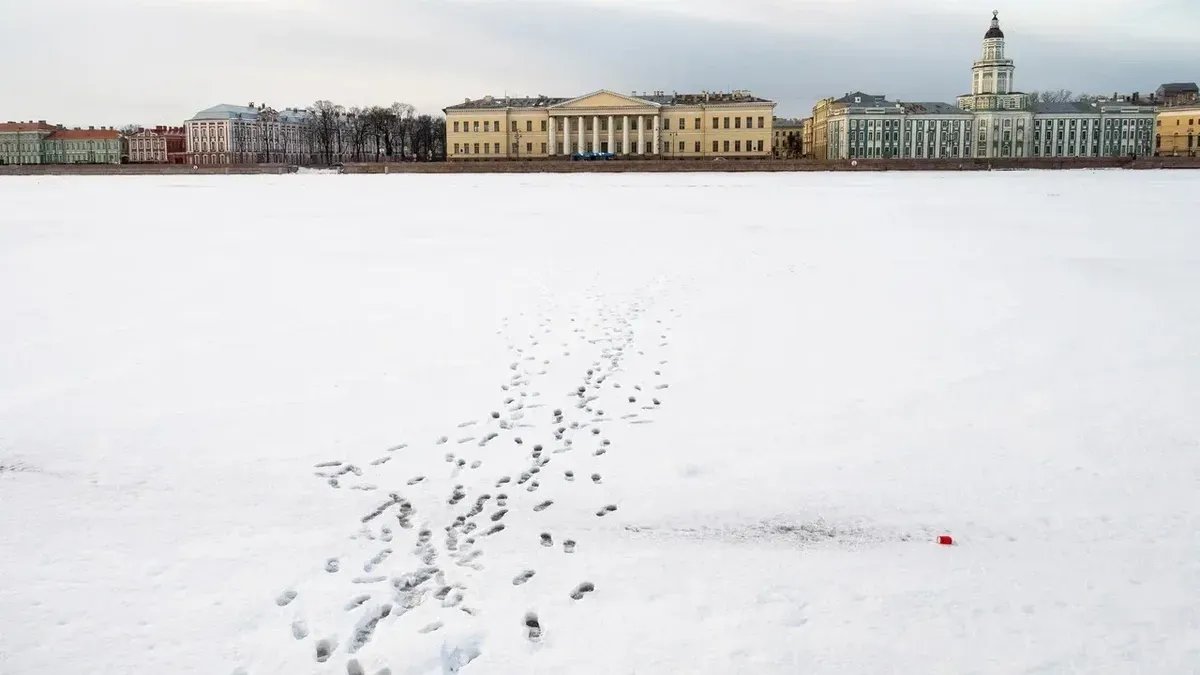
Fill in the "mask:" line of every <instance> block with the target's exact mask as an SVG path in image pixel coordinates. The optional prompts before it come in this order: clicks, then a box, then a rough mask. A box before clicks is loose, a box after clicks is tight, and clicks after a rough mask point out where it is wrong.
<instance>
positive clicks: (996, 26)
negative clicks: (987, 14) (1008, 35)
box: [983, 10, 1004, 40]
mask: <svg viewBox="0 0 1200 675" xmlns="http://www.w3.org/2000/svg"><path fill="white" fill-rule="evenodd" d="M992 38H1000V39H1004V31H1002V30H1000V10H995V11H993V12H992V27H991V28H989V29H988V32H987V33H985V34H984V35H983V39H984V40H990V39H992Z"/></svg>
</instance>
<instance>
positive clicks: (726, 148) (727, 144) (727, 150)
mask: <svg viewBox="0 0 1200 675" xmlns="http://www.w3.org/2000/svg"><path fill="white" fill-rule="evenodd" d="M725 119H729V118H728V117H726V118H725ZM725 152H729V141H725Z"/></svg>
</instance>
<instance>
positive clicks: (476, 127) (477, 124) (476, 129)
mask: <svg viewBox="0 0 1200 675" xmlns="http://www.w3.org/2000/svg"><path fill="white" fill-rule="evenodd" d="M475 133H479V120H475Z"/></svg>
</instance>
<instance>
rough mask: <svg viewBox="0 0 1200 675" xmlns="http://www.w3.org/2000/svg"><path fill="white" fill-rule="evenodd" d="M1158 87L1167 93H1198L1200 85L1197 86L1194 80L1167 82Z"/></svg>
mask: <svg viewBox="0 0 1200 675" xmlns="http://www.w3.org/2000/svg"><path fill="white" fill-rule="evenodd" d="M1159 89H1160V90H1161V91H1162V92H1163V94H1167V95H1170V94H1195V93H1200V87H1197V86H1196V83H1195V82H1168V83H1166V84H1164V85H1162V86H1161V87H1159Z"/></svg>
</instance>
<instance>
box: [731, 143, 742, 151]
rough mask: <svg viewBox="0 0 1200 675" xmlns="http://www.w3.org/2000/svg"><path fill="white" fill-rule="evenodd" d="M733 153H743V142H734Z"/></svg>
mask: <svg viewBox="0 0 1200 675" xmlns="http://www.w3.org/2000/svg"><path fill="white" fill-rule="evenodd" d="M733 151H734V152H741V151H742V142H741V141H734V142H733Z"/></svg>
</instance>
